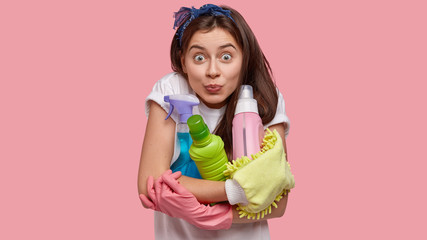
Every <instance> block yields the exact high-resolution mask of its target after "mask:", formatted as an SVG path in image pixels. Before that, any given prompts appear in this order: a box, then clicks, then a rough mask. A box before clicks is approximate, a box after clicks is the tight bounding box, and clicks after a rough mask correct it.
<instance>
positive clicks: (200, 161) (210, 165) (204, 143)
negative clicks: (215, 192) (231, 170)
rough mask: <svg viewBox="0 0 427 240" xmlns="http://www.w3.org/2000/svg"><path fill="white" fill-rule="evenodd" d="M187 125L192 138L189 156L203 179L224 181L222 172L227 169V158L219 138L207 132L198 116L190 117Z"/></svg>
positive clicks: (207, 129) (204, 124) (200, 117)
mask: <svg viewBox="0 0 427 240" xmlns="http://www.w3.org/2000/svg"><path fill="white" fill-rule="evenodd" d="M187 123H188V127H189V128H190V135H191V138H193V144H192V145H191V147H190V156H191V158H192V159H193V160H194V162H195V163H196V166H197V168H198V169H199V172H200V174H201V175H202V177H203V179H207V180H212V181H225V176H224V171H225V170H226V169H227V165H226V164H227V162H228V158H227V154H226V153H225V150H224V142H223V141H222V139H221V137H219V136H217V135H215V134H211V133H210V132H209V128H208V126H207V125H206V123H205V122H204V121H203V118H202V116H200V115H193V116H191V117H190V118H189V119H188V121H187Z"/></svg>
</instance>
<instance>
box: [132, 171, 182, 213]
mask: <svg viewBox="0 0 427 240" xmlns="http://www.w3.org/2000/svg"><path fill="white" fill-rule="evenodd" d="M166 174H168V175H170V176H171V177H172V178H173V179H175V180H177V179H178V178H180V177H181V172H180V171H177V172H174V173H172V170H170V169H168V170H166V172H164V173H163V174H162V176H163V175H166ZM162 176H161V177H159V178H158V179H157V180H156V182H158V184H157V185H159V186H161V185H160V184H161V183H162V182H163V179H162ZM159 190H161V189H159ZM147 194H148V197H150V198H151V200H150V199H149V198H147V197H146V196H145V195H144V194H140V195H139V198H140V199H141V201H142V203H143V204H144V206H145V207H147V208H151V209H153V210H156V211H159V212H160V209H159V208H158V207H157V206H158V203H157V198H156V191H155V190H154V179H153V176H149V177H148V178H147Z"/></svg>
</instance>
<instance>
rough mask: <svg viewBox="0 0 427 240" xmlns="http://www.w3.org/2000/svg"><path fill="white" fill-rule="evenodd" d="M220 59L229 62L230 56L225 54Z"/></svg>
mask: <svg viewBox="0 0 427 240" xmlns="http://www.w3.org/2000/svg"><path fill="white" fill-rule="evenodd" d="M221 58H222V60H225V61H229V60H231V55H230V54H228V53H226V54H224V55H222V57H221Z"/></svg>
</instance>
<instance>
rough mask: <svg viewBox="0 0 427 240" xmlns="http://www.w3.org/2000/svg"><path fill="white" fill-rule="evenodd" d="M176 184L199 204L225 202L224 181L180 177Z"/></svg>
mask: <svg viewBox="0 0 427 240" xmlns="http://www.w3.org/2000/svg"><path fill="white" fill-rule="evenodd" d="M178 182H179V183H180V184H182V185H183V186H184V187H185V188H186V189H187V190H188V191H190V192H191V193H192V194H193V195H194V196H196V198H197V200H198V201H199V202H200V203H217V202H224V201H228V200H227V194H226V193H225V182H224V181H209V180H203V179H196V178H191V177H187V176H181V177H180V178H179V179H178Z"/></svg>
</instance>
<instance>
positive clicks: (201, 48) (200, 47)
mask: <svg viewBox="0 0 427 240" xmlns="http://www.w3.org/2000/svg"><path fill="white" fill-rule="evenodd" d="M193 48H196V49H200V50H205V48H204V47H202V46H200V45H197V44H195V45H192V46H191V47H190V48H189V49H188V51H190V50H191V49H193Z"/></svg>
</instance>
